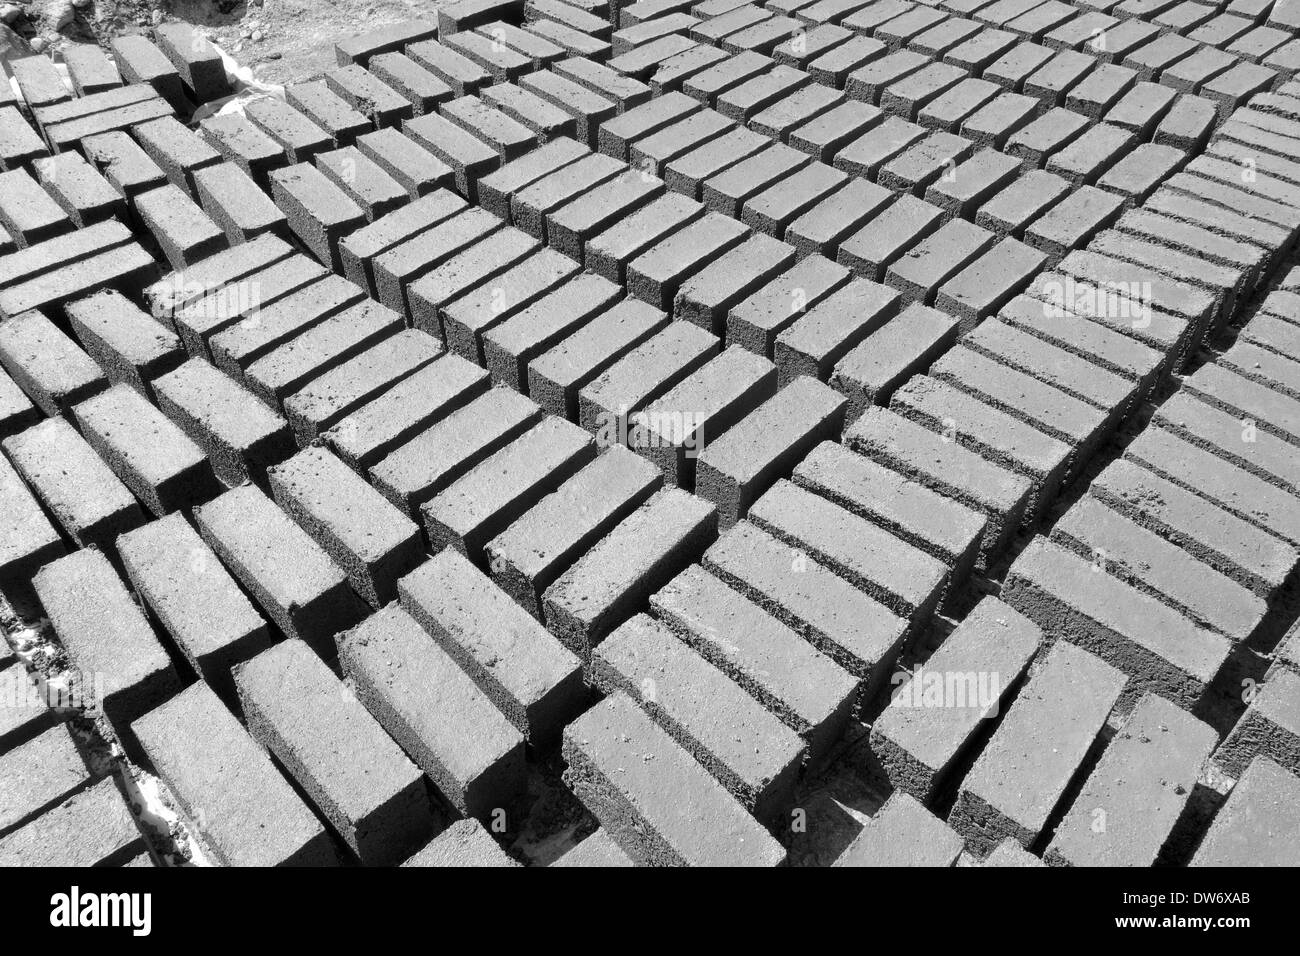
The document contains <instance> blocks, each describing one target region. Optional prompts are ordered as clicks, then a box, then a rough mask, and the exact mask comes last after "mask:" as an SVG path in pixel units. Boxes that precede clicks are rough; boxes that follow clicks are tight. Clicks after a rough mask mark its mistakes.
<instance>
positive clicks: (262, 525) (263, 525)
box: [195, 243, 632, 588]
mask: <svg viewBox="0 0 1300 956" xmlns="http://www.w3.org/2000/svg"><path fill="white" fill-rule="evenodd" d="M264 245H266V243H264ZM226 258H227V259H229V255H227V256H226ZM195 278H196V277H195ZM261 527H263V528H264V529H265V523H263V524H261ZM628 533H629V535H630V533H632V532H628ZM295 544H296V542H295ZM298 550H302V548H300V545H299V548H298ZM597 563H599V562H597ZM251 587H252V585H250V588H251Z"/></svg>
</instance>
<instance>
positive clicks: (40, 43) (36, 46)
mask: <svg viewBox="0 0 1300 956" xmlns="http://www.w3.org/2000/svg"><path fill="white" fill-rule="evenodd" d="M49 45H50V41H49V40H47V39H45V37H32V41H31V44H30V46H31V48H32V52H33V53H44V52H45V48H46V47H48V46H49Z"/></svg>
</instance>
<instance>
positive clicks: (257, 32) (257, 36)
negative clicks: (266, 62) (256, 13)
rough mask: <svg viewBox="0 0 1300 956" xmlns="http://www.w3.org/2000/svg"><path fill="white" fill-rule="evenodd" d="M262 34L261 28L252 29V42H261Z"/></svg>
mask: <svg viewBox="0 0 1300 956" xmlns="http://www.w3.org/2000/svg"><path fill="white" fill-rule="evenodd" d="M263 36H264V34H263V33H262V31H261V30H254V31H253V42H254V43H261V42H262V37H263Z"/></svg>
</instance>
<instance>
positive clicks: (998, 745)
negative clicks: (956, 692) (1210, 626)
mask: <svg viewBox="0 0 1300 956" xmlns="http://www.w3.org/2000/svg"><path fill="white" fill-rule="evenodd" d="M1041 636H1042V635H1041V634H1040V632H1039V631H1038V628H1037V627H1036V626H1035V625H1034V624H1033V622H1032V621H1030V620H1029V619H1027V618H1025V617H1023V616H1021V615H1020V614H1018V613H1017V612H1016V611H1015V610H1014V609H1012V608H1011V607H1008V606H1007V605H1005V604H1002V603H1001V602H999V601H997V600H995V599H992V598H989V599H986V601H985V602H984V603H983V604H981V605H980V606H979V607H977V608H976V610H975V611H974V612H973V613H972V614H971V616H970V617H969V618H968V619H967V621H966V622H963V624H962V625H960V626H959V627H958V629H957V631H955V632H954V633H953V634H952V635H951V637H950V638H949V639H948V640H947V641H946V642H945V643H944V644H943V645H942V647H941V648H940V649H939V651H937V652H936V653H935V654H934V655H933V656H932V657H931V659H930V660H929V661H927V662H926V664H925V667H924V674H923V675H920V674H918V676H917V677H916V678H915V679H914V681H913V682H912V683H910V684H905V685H903V689H902V690H901V691H900V693H899V694H897V695H896V696H895V698H894V700H893V701H892V702H891V704H890V706H889V707H888V708H887V709H886V710H885V712H884V713H883V714H882V715H881V716H880V718H878V719H877V721H876V722H875V724H874V726H873V728H872V735H871V741H872V746H873V749H874V750H875V752H876V753H877V755H878V756H879V757H880V758H881V760H882V762H883V763H884V765H885V767H886V768H887V772H888V774H889V776H890V779H891V782H893V783H894V785H895V787H896V789H895V792H894V794H893V796H892V797H891V798H890V799H889V801H888V802H887V803H886V805H885V806H884V807H883V808H882V809H881V810H880V811H879V812H878V813H877V814H876V816H874V817H873V818H872V819H871V820H870V821H869V822H868V823H867V824H866V826H865V827H864V828H863V831H862V832H861V834H859V836H858V837H857V838H856V839H855V840H854V842H853V843H852V844H851V845H850V846H849V847H848V849H846V850H845V852H844V854H843V855H842V856H841V857H840V858H839V859H838V860H837V861H836V865H849V866H852V865H868V866H880V865H895V866H903V865H910V866H918V865H924V866H951V865H952V864H953V863H954V862H955V861H956V859H957V857H958V856H959V855H960V854H961V853H962V851H963V850H966V851H968V852H970V853H971V854H972V855H974V856H975V857H976V858H977V859H983V861H984V865H985V866H1040V865H1042V863H1043V862H1046V863H1048V864H1052V865H1058V866H1060V865H1073V866H1152V865H1157V864H1159V863H1161V862H1166V863H1167V862H1169V861H1171V860H1181V859H1189V861H1190V863H1191V865H1193V866H1223V865H1288V863H1290V862H1293V861H1294V859H1295V854H1294V847H1293V846H1287V847H1285V848H1284V847H1283V846H1282V844H1284V843H1286V842H1287V841H1285V840H1283V841H1278V840H1274V839H1271V838H1270V837H1269V836H1268V835H1267V833H1266V831H1264V830H1261V829H1260V828H1258V827H1257V825H1255V824H1253V823H1252V822H1251V819H1252V815H1253V814H1264V815H1267V816H1268V817H1269V819H1270V820H1271V821H1272V822H1271V824H1270V826H1271V827H1276V828H1277V829H1273V830H1271V831H1270V832H1274V833H1277V832H1288V833H1289V832H1292V831H1293V830H1294V828H1295V827H1296V825H1297V822H1298V821H1297V820H1296V818H1295V814H1294V812H1293V807H1287V808H1285V809H1284V808H1283V807H1284V804H1286V803H1288V801H1294V797H1295V795H1296V794H1297V793H1298V792H1300V780H1298V778H1297V777H1296V776H1295V773H1294V769H1291V770H1290V771H1288V769H1285V768H1284V766H1283V765H1279V763H1277V762H1276V761H1275V760H1273V759H1271V757H1270V756H1259V755H1251V756H1250V757H1249V758H1248V761H1249V769H1248V770H1247V771H1246V772H1245V773H1244V774H1243V775H1242V776H1241V778H1240V779H1239V780H1238V781H1237V783H1236V785H1235V787H1234V788H1233V790H1232V793H1231V795H1230V796H1229V798H1228V800H1227V802H1226V803H1225V804H1224V805H1223V806H1222V807H1221V808H1220V809H1219V811H1218V813H1217V815H1216V816H1215V817H1214V819H1213V821H1212V822H1211V823H1210V825H1209V828H1208V830H1207V831H1206V832H1205V833H1204V835H1203V836H1202V837H1201V838H1200V840H1199V843H1192V844H1191V845H1190V846H1189V845H1188V843H1189V842H1190V838H1189V835H1188V834H1187V833H1186V828H1187V825H1186V822H1185V820H1186V814H1187V813H1188V812H1189V805H1190V804H1191V803H1193V802H1194V801H1196V800H1197V796H1196V792H1197V791H1198V789H1199V788H1200V787H1201V786H1202V784H1201V783H1200V782H1199V781H1201V780H1202V779H1203V777H1204V772H1205V770H1206V768H1207V765H1208V763H1209V762H1210V761H1211V760H1212V759H1213V760H1218V759H1220V757H1221V756H1222V755H1223V753H1224V751H1225V750H1226V749H1228V748H1229V745H1230V744H1231V742H1232V740H1233V739H1234V738H1233V737H1230V738H1229V740H1228V741H1227V742H1225V743H1224V745H1223V746H1222V747H1221V748H1220V750H1219V752H1218V754H1215V753H1214V751H1215V746H1216V744H1217V743H1218V734H1217V733H1216V732H1215V730H1214V729H1213V728H1212V727H1210V726H1209V725H1207V724H1205V723H1203V722H1202V721H1200V720H1198V719H1196V718H1195V717H1193V716H1192V715H1191V714H1190V713H1188V712H1187V711H1186V710H1184V709H1181V708H1179V707H1177V706H1176V705H1174V704H1173V703H1171V702H1170V701H1169V700H1167V699H1166V698H1164V697H1162V696H1158V695H1156V694H1147V695H1145V696H1143V697H1141V699H1140V700H1139V701H1138V702H1137V704H1136V706H1134V707H1133V708H1132V710H1131V711H1130V712H1129V713H1128V714H1127V716H1126V717H1125V718H1124V719H1123V721H1122V723H1121V724H1120V726H1119V728H1118V729H1117V730H1115V731H1114V732H1113V733H1111V732H1109V731H1108V729H1107V728H1106V723H1107V715H1108V713H1109V712H1110V711H1111V709H1112V707H1113V706H1115V704H1116V701H1117V700H1118V699H1119V698H1120V697H1121V696H1122V694H1123V693H1124V688H1125V687H1126V682H1125V676H1124V675H1123V674H1122V673H1121V672H1120V671H1118V670H1116V669H1115V668H1113V667H1110V666H1109V665H1107V664H1106V663H1105V662H1104V661H1102V660H1101V659H1100V658H1099V657H1096V656H1094V655H1093V654H1090V653H1089V652H1088V651H1086V650H1083V649H1081V648H1080V647H1078V646H1076V645H1075V644H1074V643H1065V642H1064V641H1058V642H1056V643H1055V644H1054V645H1053V646H1052V647H1051V648H1050V650H1038V648H1039V642H1040V640H1041ZM1036 651H1037V658H1036V659H1035V660H1034V662H1033V663H1032V664H1029V663H1028V662H1029V660H1030V659H1031V658H1033V657H1034V654H1035V652H1036ZM1026 671H1028V673H1027V676H1026ZM990 674H992V675H993V677H995V678H997V679H998V682H997V686H996V687H994V688H993V689H992V691H991V693H989V694H987V697H986V698H981V699H980V701H979V702H977V701H976V700H975V695H976V681H975V679H974V678H975V677H976V676H977V675H978V676H979V677H980V678H983V677H986V676H989V675H990ZM954 679H955V682H954ZM963 681H969V683H966V684H963V683H961V682H963ZM1021 682H1023V683H1021ZM923 683H924V685H925V689H924V690H923V689H922V687H921V686H920V685H922V684H923ZM953 686H957V687H958V688H963V689H964V690H965V692H966V693H968V694H970V697H968V698H966V701H965V703H964V704H963V705H960V706H962V707H964V708H965V709H964V710H959V711H958V713H959V715H960V718H961V719H954V718H953V717H952V716H951V714H952V711H951V710H945V707H951V706H952V705H951V703H946V698H944V694H945V687H948V688H951V687H953ZM1008 687H1011V688H1012V690H1011V691H1010V692H1008ZM1017 689H1018V691H1019V693H1018V695H1015V691H1016V690H1017ZM1288 689H1289V690H1291V692H1292V693H1293V692H1294V688H1287V689H1284V690H1283V691H1282V693H1285V692H1286V690H1288ZM931 691H933V695H932V697H933V701H932V703H931V704H930V705H927V704H926V698H925V697H924V694H926V693H930V692H931ZM947 693H951V690H948V691H947ZM999 694H1001V696H1000V697H999ZM1013 695H1015V696H1014V699H1010V698H1012V696H1013ZM1280 696H1281V694H1278V695H1277V696H1276V697H1274V700H1276V699H1278V698H1279V697H1280ZM1008 702H1009V703H1010V707H1009V708H1006V704H1007V703H1008ZM1287 706H1288V707H1289V709H1290V710H1291V711H1292V712H1293V711H1294V703H1291V704H1289V705H1287ZM927 707H929V709H927ZM1000 708H1006V714H1005V716H1004V717H1002V718H1001V721H1000V722H999V723H998V724H997V726H996V729H995V731H994V732H993V735H992V737H991V738H990V739H989V741H988V742H987V744H985V745H984V747H983V750H982V751H981V752H980V753H979V755H978V757H976V758H975V760H974V763H973V764H972V765H970V769H969V770H968V771H967V772H966V775H965V777H964V778H963V779H962V780H961V782H960V784H959V785H957V786H956V793H957V796H956V800H955V803H954V804H953V806H952V810H951V811H950V813H949V815H948V819H947V822H946V824H945V823H944V822H943V821H941V820H940V819H938V818H937V817H935V816H934V815H932V814H931V813H930V812H929V811H928V810H927V809H926V806H925V804H926V803H927V802H928V801H932V799H933V795H934V794H935V791H936V787H939V786H944V785H945V784H944V781H945V780H947V779H949V778H950V776H951V772H952V769H953V768H954V761H957V760H959V757H960V754H961V753H962V752H963V750H964V748H966V747H967V745H968V741H969V736H968V735H969V734H970V733H971V732H972V731H973V729H974V728H975V727H976V726H978V725H979V724H980V723H981V722H982V721H983V720H985V719H987V718H988V716H989V711H990V709H991V710H992V711H994V712H995V713H996V712H999V709H1000ZM940 711H943V713H939V712H940ZM1291 716H1292V717H1294V713H1292V714H1291ZM1112 719H1113V718H1112ZM1256 729H1258V725H1257V726H1256ZM1290 730H1291V734H1292V737H1291V743H1292V744H1294V741H1295V738H1294V724H1292V725H1291V728H1290ZM1275 739H1279V738H1275ZM1280 740H1281V741H1283V743H1282V747H1283V748H1285V747H1286V746H1287V744H1286V743H1285V734H1282V735H1280ZM1102 748H1104V749H1102ZM1098 751H1100V753H1099V754H1098ZM1212 754H1213V756H1212ZM1293 759H1294V758H1291V762H1293ZM955 765H956V766H958V767H960V766H962V764H961V763H956V764H955ZM1071 796H1072V797H1073V803H1067V802H1065V801H1067V800H1069V799H1070V797H1071ZM1198 812H1200V811H1198ZM1027 851H1032V852H1027ZM1040 857H1041V859H1040Z"/></svg>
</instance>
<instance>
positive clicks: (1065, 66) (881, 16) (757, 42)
mask: <svg viewBox="0 0 1300 956" xmlns="http://www.w3.org/2000/svg"><path fill="white" fill-rule="evenodd" d="M708 6H710V5H709V4H699V5H697V6H696V10H697V12H699V11H702V10H703V8H705V7H708ZM713 6H714V7H717V8H723V7H730V9H726V10H725V12H721V13H715V14H712V15H703V16H691V15H689V14H686V13H685V12H677V13H671V14H667V15H664V16H659V17H656V18H653V19H650V20H647V21H643V22H642V23H640V24H637V25H635V26H632V27H629V28H626V29H625V30H623V31H620V32H617V33H615V34H613V37H612V39H613V42H614V53H615V54H616V56H615V57H614V58H613V59H612V60H611V61H610V62H611V64H612V65H616V66H626V68H628V69H629V70H633V71H636V72H639V73H644V74H648V73H649V72H650V71H652V70H653V69H655V68H656V67H658V65H659V64H661V63H667V62H668V61H669V60H672V59H673V58H676V60H675V62H674V64H673V66H674V67H682V66H686V65H687V64H688V63H692V61H693V62H694V63H707V61H708V60H710V59H715V58H718V57H716V54H710V53H709V52H708V51H707V50H706V49H704V48H703V47H702V45H703V44H711V45H714V46H718V47H721V49H722V50H723V51H725V52H730V53H745V54H749V55H752V56H759V57H766V56H769V55H771V56H775V57H777V58H778V59H783V60H786V61H788V62H791V63H792V64H795V65H800V66H803V65H807V67H808V69H809V70H810V71H811V72H814V73H816V74H819V75H820V76H821V77H822V78H823V79H824V80H827V81H829V82H830V83H831V84H832V85H836V86H843V85H844V84H845V78H846V75H847V74H849V73H851V72H853V71H855V70H858V69H859V68H861V67H862V66H863V64H867V63H871V62H872V61H878V62H877V63H874V64H873V65H871V66H868V67H867V68H866V69H865V70H863V71H862V73H863V76H864V78H865V79H866V80H867V81H868V82H869V81H870V80H871V78H873V77H876V76H884V75H893V74H897V73H898V72H899V71H902V72H903V73H915V74H916V76H915V78H914V80H913V82H912V83H910V84H908V85H907V86H906V87H905V89H906V91H907V92H908V93H911V92H918V93H919V92H924V91H925V90H926V89H928V88H931V87H933V86H934V85H935V84H938V85H939V86H940V88H942V87H943V86H944V85H945V84H946V85H947V86H952V85H954V84H955V83H957V82H960V81H961V80H962V79H965V78H966V72H964V71H970V72H971V73H972V74H973V75H975V76H979V75H981V74H983V75H985V77H986V78H987V79H989V80H991V81H993V82H995V83H996V84H998V85H1002V86H1004V87H1006V88H1008V89H1011V90H1013V91H1015V92H1019V91H1020V89H1021V87H1022V86H1023V87H1024V89H1025V90H1026V91H1027V92H1029V93H1030V94H1031V95H1034V96H1042V97H1045V100H1046V103H1047V105H1053V104H1056V105H1065V95H1066V91H1067V90H1068V89H1069V88H1071V87H1073V86H1075V85H1078V84H1080V80H1082V79H1084V78H1085V77H1087V78H1088V80H1089V81H1090V82H1086V83H1083V84H1081V88H1080V90H1079V98H1078V101H1079V102H1080V103H1082V104H1087V105H1088V106H1089V107H1090V108H1089V109H1088V110H1087V111H1089V112H1091V111H1092V110H1091V108H1095V105H1096V104H1095V102H1094V99H1093V95H1094V94H1100V95H1101V97H1102V98H1103V100H1104V99H1105V98H1107V97H1109V95H1110V91H1111V90H1112V89H1113V88H1114V87H1116V86H1119V87H1122V86H1124V85H1125V84H1126V83H1131V82H1132V81H1133V80H1134V79H1135V78H1140V79H1141V80H1144V81H1150V82H1159V83H1160V84H1161V85H1164V86H1167V87H1168V88H1170V89H1172V90H1178V91H1182V92H1188V93H1193V92H1203V94H1204V96H1205V97H1207V98H1208V99H1210V100H1211V101H1213V102H1214V103H1215V104H1216V105H1217V106H1218V108H1219V109H1220V110H1221V111H1222V112H1225V113H1226V112H1228V111H1230V110H1231V109H1233V108H1234V107H1235V106H1237V105H1240V103H1241V102H1243V101H1244V99H1245V98H1246V97H1247V96H1249V95H1250V94H1251V93H1253V92H1258V91H1259V90H1261V89H1265V88H1267V87H1268V86H1269V85H1270V84H1272V83H1273V82H1275V81H1276V80H1277V78H1278V77H1279V76H1284V77H1289V76H1290V75H1292V74H1293V73H1294V71H1295V68H1296V64H1295V62H1294V60H1295V51H1294V50H1291V51H1289V53H1284V52H1281V51H1279V55H1278V57H1277V58H1275V59H1274V61H1273V62H1274V63H1275V64H1276V66H1264V65H1261V64H1260V63H1258V62H1250V61H1249V59H1247V58H1244V57H1239V56H1237V55H1235V54H1229V53H1224V52H1221V51H1219V50H1217V49H1215V48H1214V47H1212V46H1210V45H1208V44H1202V43H1198V42H1196V41H1193V40H1190V39H1187V38H1184V37H1180V36H1177V35H1169V34H1165V35H1162V34H1161V32H1160V31H1159V30H1158V29H1156V28H1153V27H1151V26H1150V25H1148V24H1145V23H1142V22H1141V21H1138V20H1127V21H1123V20H1117V19H1115V18H1112V17H1110V16H1109V15H1107V14H1105V13H1102V12H1100V11H1095V10H1094V11H1089V12H1090V13H1092V14H1093V15H1094V16H1092V17H1088V16H1084V15H1083V14H1084V11H1082V10H1079V9H1077V8H1071V7H1069V6H1067V5H1064V4H1062V5H1059V6H1054V7H1052V8H1044V7H1042V5H1041V4H1039V5H1036V6H1035V5H1032V4H1029V5H1027V6H1029V7H1031V8H1033V9H1031V10H1029V11H1024V10H1022V11H1021V12H1022V13H1026V14H1027V15H1026V16H1025V19H1024V21H1023V22H1018V21H1017V20H1016V19H1012V20H1010V21H1006V20H1003V19H1002V16H1001V15H1003V14H1005V13H1007V12H1010V11H1009V10H1008V9H1007V8H1008V7H1012V6H1015V5H1014V4H1007V3H1000V4H991V5H989V4H985V5H983V6H984V9H979V6H980V5H976V9H975V10H970V9H962V10H960V11H952V12H948V11H945V10H944V9H943V8H942V7H941V6H928V5H927V6H922V5H919V4H912V3H907V2H904V0H875V2H857V0H848V2H845V0H827V2H824V3H812V4H802V5H799V4H795V5H794V6H795V7H796V8H795V9H793V10H790V9H789V7H790V6H791V5H790V4H778V5H777V7H779V8H780V9H773V8H772V7H771V6H768V7H762V6H758V5H755V4H751V3H740V4H736V3H727V2H724V3H721V4H715V5H713ZM964 6H965V7H969V6H970V4H965V5H964ZM1022 6H1025V5H1022ZM1049 9H1050V10H1052V11H1056V12H1059V13H1064V14H1065V17H1064V18H1059V19H1058V20H1057V21H1056V22H1047V21H1040V22H1036V23H1034V24H1032V28H1031V24H1030V23H1029V22H1028V21H1030V20H1032V19H1035V18H1039V17H1041V16H1042V15H1043V14H1047V13H1048V10H1049ZM1098 15H1100V17H1101V18H1102V22H1097V19H1096V17H1097V16H1098ZM1075 20H1077V21H1078V22H1072V21H1075ZM1268 35H1274V36H1275V35H1276V31H1271V33H1270V34H1266V35H1265V36H1268ZM1265 36H1261V37H1258V38H1256V39H1257V40H1263V39H1265ZM1286 39H1288V40H1289V39H1290V38H1289V37H1287V38H1286ZM620 47H622V49H620ZM1268 52H1271V51H1268ZM939 59H942V62H937V63H936V62H933V61H934V60H939ZM1256 59H1258V57H1256ZM692 65H693V63H692ZM1094 72H1095V76H1093V75H1092V74H1094ZM1035 74H1036V76H1033V75H1035ZM895 78H898V79H901V78H902V77H901V76H896V77H895ZM1026 81H1028V82H1026ZM855 85H857V84H855V83H853V82H850V83H849V87H850V88H852V87H854V86H855ZM979 90H980V87H978V86H970V87H967V93H968V94H976V93H977V92H978V91H979ZM904 98H906V97H904Z"/></svg>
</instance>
